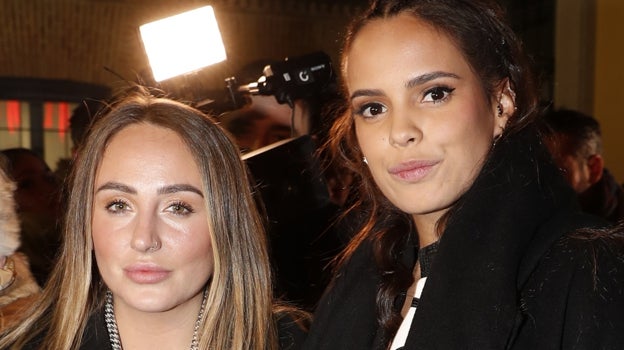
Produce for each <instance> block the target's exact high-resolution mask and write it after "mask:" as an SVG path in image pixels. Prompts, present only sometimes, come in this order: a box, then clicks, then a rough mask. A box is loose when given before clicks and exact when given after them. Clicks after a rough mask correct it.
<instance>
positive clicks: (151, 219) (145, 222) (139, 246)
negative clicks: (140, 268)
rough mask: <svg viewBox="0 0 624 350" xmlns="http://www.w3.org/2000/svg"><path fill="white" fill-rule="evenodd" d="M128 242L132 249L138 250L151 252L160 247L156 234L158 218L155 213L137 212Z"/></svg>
mask: <svg viewBox="0 0 624 350" xmlns="http://www.w3.org/2000/svg"><path fill="white" fill-rule="evenodd" d="M130 244H131V246H132V249H135V250H137V251H139V252H153V251H157V250H159V249H160V248H161V247H162V242H161V241H160V237H159V236H158V218H156V217H155V215H151V214H147V213H139V215H138V217H137V222H136V225H135V226H134V229H133V232H132V241H131V243H130Z"/></svg>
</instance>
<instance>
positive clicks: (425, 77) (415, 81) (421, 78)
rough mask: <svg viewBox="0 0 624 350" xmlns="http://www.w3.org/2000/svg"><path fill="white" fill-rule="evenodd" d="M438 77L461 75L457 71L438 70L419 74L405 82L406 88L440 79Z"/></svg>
mask: <svg viewBox="0 0 624 350" xmlns="http://www.w3.org/2000/svg"><path fill="white" fill-rule="evenodd" d="M438 78H454V79H460V77H459V76H458V75H457V74H455V73H449V72H442V71H437V72H431V73H425V74H421V75H418V76H416V77H414V78H412V79H410V80H408V81H407V82H406V83H405V88H406V89H411V88H413V87H414V86H418V85H422V84H424V83H427V82H429V81H431V80H434V79H438Z"/></svg>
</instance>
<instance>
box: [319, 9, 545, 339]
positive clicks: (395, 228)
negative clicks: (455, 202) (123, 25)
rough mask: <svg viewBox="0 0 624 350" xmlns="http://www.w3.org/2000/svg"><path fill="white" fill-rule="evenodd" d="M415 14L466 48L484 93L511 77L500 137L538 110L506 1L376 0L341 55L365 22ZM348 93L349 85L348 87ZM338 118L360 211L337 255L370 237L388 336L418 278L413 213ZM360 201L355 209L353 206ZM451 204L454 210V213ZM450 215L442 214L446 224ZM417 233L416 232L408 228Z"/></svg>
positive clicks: (341, 158)
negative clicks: (398, 202)
mask: <svg viewBox="0 0 624 350" xmlns="http://www.w3.org/2000/svg"><path fill="white" fill-rule="evenodd" d="M404 13H407V14H410V15H412V16H414V17H416V18H418V19H420V20H422V21H425V22H427V23H429V24H430V25H432V26H433V27H435V28H436V29H438V30H440V31H441V32H442V33H444V34H446V35H447V36H448V37H449V38H450V40H452V41H453V42H454V44H455V45H456V46H457V48H458V49H459V50H460V51H461V52H462V53H463V56H464V58H465V59H466V61H467V62H468V63H469V64H470V66H471V68H472V69H473V70H474V72H475V74H476V75H477V76H478V77H480V81H481V86H482V88H483V91H484V92H485V95H486V96H489V98H490V99H491V100H492V101H493V100H494V96H496V93H497V91H495V90H496V87H497V86H500V84H501V83H502V82H504V81H505V80H506V79H507V80H508V82H509V87H510V89H511V90H512V92H511V94H512V95H513V96H515V106H516V108H517V109H516V111H515V112H514V114H513V115H512V116H511V117H510V118H509V120H508V122H507V125H506V127H505V131H504V133H503V135H502V137H506V136H507V135H510V134H512V133H515V132H518V131H519V130H521V129H523V128H525V127H526V126H527V125H529V124H531V122H532V121H533V119H534V118H535V117H536V116H537V101H538V97H537V89H536V86H535V80H534V75H533V72H532V68H531V64H530V63H529V62H530V61H529V59H528V58H527V56H526V55H525V54H524V52H523V49H522V45H521V43H520V41H519V40H518V38H517V37H516V35H515V34H514V32H513V31H512V29H511V28H510V26H509V25H508V23H507V22H506V19H505V13H504V11H503V9H502V8H501V7H500V6H499V5H498V4H497V3H496V2H494V1H488V0H377V1H373V2H372V3H371V6H370V7H369V8H368V10H366V11H365V12H364V13H363V15H362V16H360V17H359V18H357V19H356V20H355V21H353V22H352V24H351V26H350V27H349V30H348V33H347V36H346V39H345V43H344V46H343V52H342V54H343V57H342V70H341V71H342V76H343V78H344V76H345V70H344V63H345V61H346V58H347V56H348V55H349V51H350V46H351V43H352V42H353V39H354V38H355V37H356V36H357V35H358V33H359V31H360V29H361V28H362V27H364V26H365V25H366V24H367V23H368V22H370V21H371V20H375V19H383V18H392V17H394V16H397V15H399V14H404ZM343 90H344V91H345V96H347V94H346V88H343ZM345 110H346V112H345V113H342V114H341V115H340V116H339V117H338V118H337V119H336V121H335V122H334V124H333V126H332V129H331V132H330V135H331V136H330V139H329V141H328V142H327V144H326V148H327V149H328V152H329V153H330V154H331V155H332V158H333V160H334V162H337V163H341V164H343V165H344V166H345V167H347V168H348V169H349V170H350V171H351V172H352V173H353V174H354V178H355V181H354V184H355V186H357V193H356V194H355V195H354V204H353V205H352V206H351V207H350V211H351V212H355V213H357V214H355V216H356V217H359V218H361V220H360V227H359V231H358V233H357V235H356V236H355V237H354V238H353V240H352V241H351V243H350V244H349V245H348V247H347V248H346V250H345V251H344V253H343V255H342V256H341V258H340V259H339V260H338V262H339V265H338V266H340V264H342V263H344V262H345V261H346V260H348V259H349V257H350V256H351V255H352V254H353V252H354V251H355V250H356V249H357V248H358V247H359V246H360V245H361V243H363V242H365V241H370V242H371V246H372V247H373V248H372V249H373V254H374V257H375V261H376V263H377V266H378V268H379V270H380V272H381V276H382V281H381V286H380V288H379V291H378V294H377V309H378V315H379V316H378V317H379V320H378V321H379V323H380V325H382V327H383V329H384V332H385V333H384V334H385V336H386V337H390V336H391V335H392V334H394V333H395V332H396V330H397V329H398V327H399V325H400V322H401V317H400V314H399V310H398V308H396V307H395V306H394V304H395V300H397V297H398V296H399V295H400V293H402V292H404V291H405V290H406V289H407V288H408V287H409V286H410V285H411V284H412V283H413V276H412V271H411V267H407V266H404V264H402V263H401V262H400V261H399V256H400V252H401V251H402V250H403V249H404V248H405V246H406V244H410V242H411V241H416V240H415V238H414V236H413V234H414V232H415V228H414V227H413V224H412V221H411V218H410V217H409V216H408V215H407V214H405V213H403V212H401V211H400V210H398V209H397V208H396V207H394V206H393V205H392V204H391V203H390V202H389V201H388V200H387V199H386V198H385V197H384V196H383V194H382V193H381V192H380V190H379V189H378V188H377V186H376V185H375V182H374V180H373V179H372V177H371V175H370V173H369V171H368V169H367V168H366V166H365V164H363V162H362V152H361V151H360V148H359V145H358V140H357V138H356V136H355V128H354V124H353V118H352V116H351V113H350V111H349V110H348V107H345ZM353 209H357V210H353ZM451 212H452V210H451V211H450V212H449V213H448V215H452V214H451ZM448 215H447V216H445V217H443V218H442V219H441V222H438V228H440V227H441V226H443V224H442V223H443V222H446V220H447V219H448ZM408 233H411V234H408Z"/></svg>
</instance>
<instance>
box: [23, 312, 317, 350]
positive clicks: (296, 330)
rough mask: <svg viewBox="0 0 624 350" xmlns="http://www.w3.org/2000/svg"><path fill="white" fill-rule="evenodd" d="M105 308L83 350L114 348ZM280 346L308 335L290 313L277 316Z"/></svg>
mask: <svg viewBox="0 0 624 350" xmlns="http://www.w3.org/2000/svg"><path fill="white" fill-rule="evenodd" d="M103 311H104V310H103V309H102V310H99V312H96V313H94V314H93V315H92V316H91V317H90V318H89V320H88V321H87V326H86V329H85V333H84V336H83V338H82V344H81V345H80V349H81V350H112V349H113V348H112V346H111V344H110V338H109V335H108V330H107V328H106V322H105V321H104V312H103ZM277 327H278V337H279V346H280V349H281V350H298V349H299V348H300V345H301V343H302V342H303V340H304V338H305V335H306V330H305V329H304V328H306V326H305V325H303V326H301V325H300V324H299V322H296V321H295V319H294V318H293V317H290V316H289V315H288V314H281V315H280V316H278V317H277ZM41 341H42V338H41V337H37V338H36V339H34V340H33V341H31V342H30V343H29V344H27V345H26V346H25V347H24V348H23V349H24V350H36V349H39V343H40V342H41Z"/></svg>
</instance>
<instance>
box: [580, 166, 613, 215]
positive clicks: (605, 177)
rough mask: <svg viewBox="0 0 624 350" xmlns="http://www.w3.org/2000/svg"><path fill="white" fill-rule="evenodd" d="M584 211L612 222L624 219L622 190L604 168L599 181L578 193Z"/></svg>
mask: <svg viewBox="0 0 624 350" xmlns="http://www.w3.org/2000/svg"><path fill="white" fill-rule="evenodd" d="M579 200H580V202H581V207H582V208H583V210H584V211H586V212H588V213H590V214H594V215H597V216H600V217H602V218H605V219H607V220H609V221H611V222H613V223H615V222H618V221H620V220H622V219H624V190H622V186H621V185H620V184H619V183H618V182H617V181H616V180H615V178H614V177H613V175H611V173H610V172H609V171H608V170H607V169H604V170H603V172H602V178H601V179H600V181H598V182H596V183H595V184H593V185H592V186H591V187H590V188H588V189H587V190H586V191H585V192H583V193H582V194H580V195H579Z"/></svg>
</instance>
